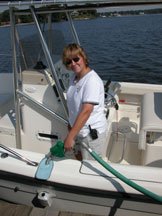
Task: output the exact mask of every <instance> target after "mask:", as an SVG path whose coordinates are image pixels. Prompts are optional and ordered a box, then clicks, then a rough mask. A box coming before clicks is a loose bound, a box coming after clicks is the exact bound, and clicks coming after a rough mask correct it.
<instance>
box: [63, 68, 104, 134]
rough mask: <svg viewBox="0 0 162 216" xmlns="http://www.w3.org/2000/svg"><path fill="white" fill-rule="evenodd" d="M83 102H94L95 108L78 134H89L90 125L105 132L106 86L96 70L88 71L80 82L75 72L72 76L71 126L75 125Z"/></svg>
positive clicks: (69, 101) (70, 99) (68, 103)
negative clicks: (76, 78)
mask: <svg viewBox="0 0 162 216" xmlns="http://www.w3.org/2000/svg"><path fill="white" fill-rule="evenodd" d="M83 103H91V104H94V109H93V111H92V113H91V115H90V117H89V118H88V120H87V122H86V124H85V125H84V126H83V128H82V129H81V130H80V132H79V134H78V135H79V136H81V137H85V136H87V135H88V134H89V132H90V130H89V125H90V126H91V128H92V129H96V130H97V131H98V132H99V133H103V132H104V131H105V129H106V117H105V114H104V86H103V82H102V80H101V78H100V77H99V76H98V75H97V73H96V72H95V71H94V70H91V71H90V72H88V73H87V74H86V75H85V76H83V77H82V78H81V79H80V80H79V81H78V82H76V81H75V74H74V76H72V79H71V81H70V86H69V88H68V91H67V105H68V110H69V123H70V125H71V126H73V124H74V122H75V120H76V117H77V116H78V114H79V113H80V111H81V107H82V104H83Z"/></svg>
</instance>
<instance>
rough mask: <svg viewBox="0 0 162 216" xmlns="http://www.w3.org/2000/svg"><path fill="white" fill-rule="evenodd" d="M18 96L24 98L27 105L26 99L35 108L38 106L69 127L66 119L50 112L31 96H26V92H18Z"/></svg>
mask: <svg viewBox="0 0 162 216" xmlns="http://www.w3.org/2000/svg"><path fill="white" fill-rule="evenodd" d="M17 94H19V95H20V97H22V99H21V100H22V101H23V102H24V103H25V99H27V100H28V101H29V103H31V104H33V105H34V106H37V107H38V108H40V109H43V110H44V111H45V112H47V113H48V114H50V115H51V116H52V117H54V118H56V119H57V120H59V121H61V122H63V123H64V124H65V125H68V121H67V120H66V119H64V118H63V117H61V116H59V115H58V114H57V113H55V112H54V111H52V110H50V109H49V108H47V107H45V106H44V105H43V104H41V103H39V102H37V101H36V100H34V99H33V98H31V97H30V96H28V95H27V94H25V93H24V92H21V91H19V90H18V91H17Z"/></svg>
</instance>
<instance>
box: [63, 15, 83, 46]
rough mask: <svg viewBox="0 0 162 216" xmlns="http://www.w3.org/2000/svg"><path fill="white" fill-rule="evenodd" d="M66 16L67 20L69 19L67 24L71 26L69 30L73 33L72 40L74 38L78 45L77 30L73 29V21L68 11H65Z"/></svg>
mask: <svg viewBox="0 0 162 216" xmlns="http://www.w3.org/2000/svg"><path fill="white" fill-rule="evenodd" d="M66 16H67V18H68V21H69V24H70V28H71V31H72V34H73V37H74V40H75V42H76V43H77V44H79V45H80V41H79V37H78V35H77V32H76V31H75V27H74V23H73V22H72V18H71V15H70V12H66Z"/></svg>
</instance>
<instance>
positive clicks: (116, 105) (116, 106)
mask: <svg viewBox="0 0 162 216" xmlns="http://www.w3.org/2000/svg"><path fill="white" fill-rule="evenodd" d="M114 107H115V109H116V110H118V109H119V105H118V103H117V102H116V104H115V105H114Z"/></svg>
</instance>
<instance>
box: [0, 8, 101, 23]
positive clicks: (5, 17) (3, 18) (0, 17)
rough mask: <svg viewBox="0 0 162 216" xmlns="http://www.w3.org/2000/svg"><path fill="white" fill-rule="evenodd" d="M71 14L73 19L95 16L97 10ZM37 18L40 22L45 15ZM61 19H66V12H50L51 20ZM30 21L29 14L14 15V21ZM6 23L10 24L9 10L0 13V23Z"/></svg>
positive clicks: (31, 20) (45, 17)
mask: <svg viewBox="0 0 162 216" xmlns="http://www.w3.org/2000/svg"><path fill="white" fill-rule="evenodd" d="M71 16H72V18H74V19H84V18H94V17H96V16H97V11H96V10H87V11H75V12H72V13H71ZM38 19H39V21H40V22H44V21H45V20H46V19H47V16H45V15H41V14H39V15H38ZM63 20H67V17H66V14H65V13H64V12H60V13H53V14H52V21H55V22H57V21H58V22H59V21H63ZM31 22H33V18H32V16H31V15H19V16H16V23H31ZM7 24H10V14H9V10H5V11H4V12H2V13H1V14H0V25H7Z"/></svg>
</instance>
